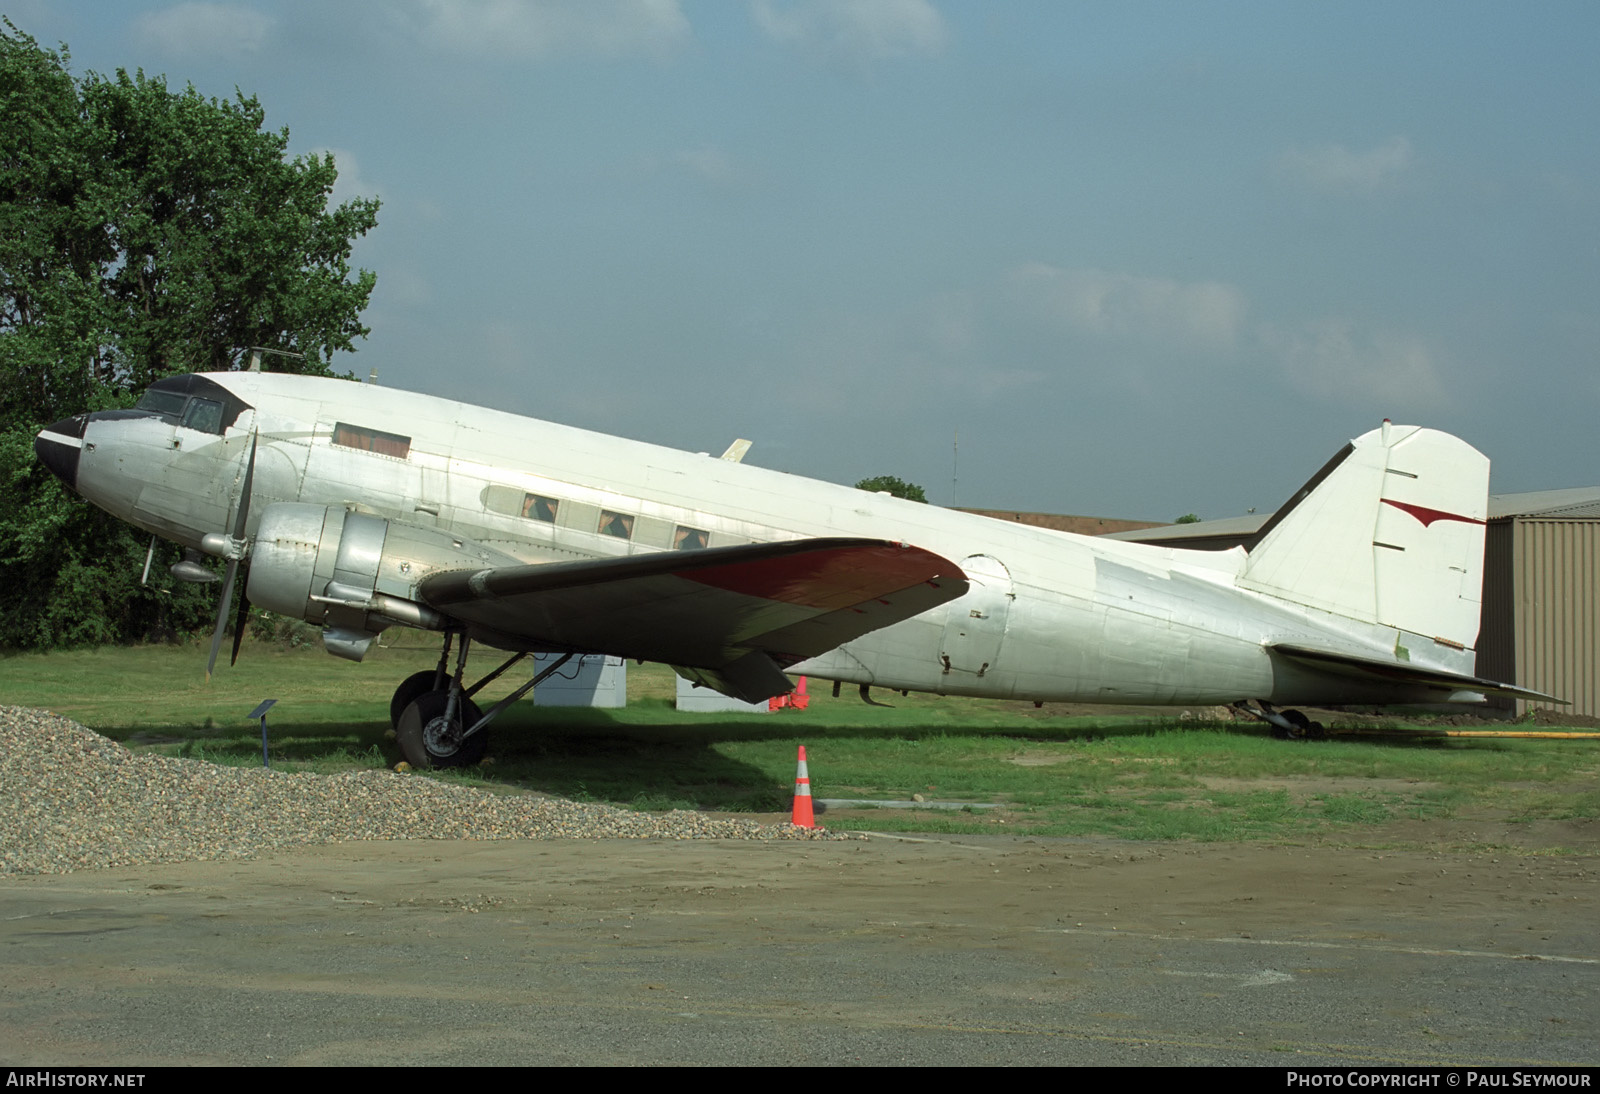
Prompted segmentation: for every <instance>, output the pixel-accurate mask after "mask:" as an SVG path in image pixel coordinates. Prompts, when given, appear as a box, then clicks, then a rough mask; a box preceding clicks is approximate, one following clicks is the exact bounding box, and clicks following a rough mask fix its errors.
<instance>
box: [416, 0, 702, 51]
mask: <svg viewBox="0 0 1600 1094" xmlns="http://www.w3.org/2000/svg"><path fill="white" fill-rule="evenodd" d="M414 11H415V12H416V15H417V25H416V27H415V31H416V34H417V36H418V37H420V38H422V39H423V40H425V41H431V42H433V43H436V44H438V45H440V46H443V47H445V48H447V49H450V50H453V51H455V52H457V53H466V54H486V55H490V56H497V57H515V58H542V57H549V56H554V55H558V54H584V55H598V56H602V57H621V56H635V55H660V54H665V53H669V52H671V51H672V50H674V49H676V48H677V47H678V46H679V45H681V44H682V43H684V42H685V41H687V40H688V38H689V20H688V19H687V18H685V17H684V14H683V10H682V8H680V7H679V4H678V0H583V2H582V3H569V2H567V0H416V2H415V4H414Z"/></svg>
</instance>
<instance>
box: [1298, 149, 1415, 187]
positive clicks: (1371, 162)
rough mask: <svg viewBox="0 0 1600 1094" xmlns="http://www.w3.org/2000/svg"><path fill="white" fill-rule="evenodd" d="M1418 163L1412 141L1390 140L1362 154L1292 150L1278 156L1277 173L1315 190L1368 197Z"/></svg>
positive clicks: (1331, 150) (1337, 150) (1324, 150)
mask: <svg viewBox="0 0 1600 1094" xmlns="http://www.w3.org/2000/svg"><path fill="white" fill-rule="evenodd" d="M1416 162H1417V157H1416V153H1415V152H1414V151H1413V150H1412V148H1411V142H1410V141H1408V140H1406V138H1404V137H1390V138H1389V139H1388V140H1387V141H1385V142H1384V143H1382V144H1380V145H1378V146H1377V147H1375V148H1368V149H1365V150H1359V151H1358V150H1352V149H1349V148H1346V147H1345V146H1344V145H1342V144H1323V145H1317V146H1315V147H1308V148H1291V149H1290V150H1289V151H1287V152H1285V153H1283V155H1281V156H1279V157H1278V171H1279V173H1280V174H1281V175H1283V176H1285V177H1287V178H1291V179H1294V180H1295V181H1297V182H1300V183H1303V184H1305V185H1307V186H1310V187H1311V188H1312V189H1315V190H1325V191H1329V192H1331V193H1355V194H1367V193H1372V192H1373V191H1375V190H1378V189H1381V188H1383V187H1385V186H1389V185H1391V184H1392V183H1394V182H1395V181H1396V180H1398V179H1399V178H1401V177H1402V176H1403V175H1405V174H1406V173H1407V172H1409V171H1410V170H1411V169H1412V168H1413V167H1415V166H1416Z"/></svg>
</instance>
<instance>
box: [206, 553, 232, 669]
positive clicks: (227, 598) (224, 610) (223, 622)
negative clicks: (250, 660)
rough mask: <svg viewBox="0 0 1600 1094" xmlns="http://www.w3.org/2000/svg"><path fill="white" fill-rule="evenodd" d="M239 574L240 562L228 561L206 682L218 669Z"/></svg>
mask: <svg viewBox="0 0 1600 1094" xmlns="http://www.w3.org/2000/svg"><path fill="white" fill-rule="evenodd" d="M238 573H239V560H238V559H236V558H232V559H229V560H228V572H227V573H225V574H223V576H222V603H221V604H220V605H219V606H218V607H217V629H216V630H214V631H212V632H211V656H210V657H208V658H207V659H206V681H207V682H208V683H209V682H210V680H211V671H212V670H213V669H215V668H216V667H217V652H218V651H219V650H221V649H222V632H223V631H225V630H227V629H228V606H229V605H230V604H232V603H233V579H234V578H235V577H236V576H238Z"/></svg>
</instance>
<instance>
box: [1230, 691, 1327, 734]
mask: <svg viewBox="0 0 1600 1094" xmlns="http://www.w3.org/2000/svg"><path fill="white" fill-rule="evenodd" d="M1233 709H1234V710H1236V711H1238V712H1239V713H1240V714H1245V715H1248V716H1249V717H1251V718H1255V719H1256V720H1257V721H1262V722H1266V723H1267V724H1268V725H1270V726H1271V727H1272V735H1273V736H1274V737H1277V738H1278V739H1279V740H1286V741H1287V740H1295V741H1304V740H1317V741H1320V740H1321V739H1322V738H1324V737H1326V736H1327V735H1328V734H1327V731H1326V730H1325V729H1323V727H1322V723H1321V722H1313V721H1312V720H1311V719H1310V718H1307V717H1306V716H1305V714H1304V713H1303V712H1301V711H1298V710H1283V711H1279V710H1274V709H1273V707H1272V704H1271V703H1267V702H1263V701H1262V700H1260V699H1257V700H1255V706H1253V707H1252V706H1251V705H1250V703H1249V701H1247V700H1241V701H1239V702H1237V703H1234V704H1233Z"/></svg>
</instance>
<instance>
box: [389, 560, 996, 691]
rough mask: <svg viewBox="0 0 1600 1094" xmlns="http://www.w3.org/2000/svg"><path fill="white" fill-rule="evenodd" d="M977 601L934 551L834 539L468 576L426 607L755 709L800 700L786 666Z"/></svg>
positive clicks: (445, 586) (510, 645)
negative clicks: (668, 676)
mask: <svg viewBox="0 0 1600 1094" xmlns="http://www.w3.org/2000/svg"><path fill="white" fill-rule="evenodd" d="M966 591H967V581H966V575H964V574H963V573H962V572H961V569H960V567H958V566H957V565H956V564H955V563H953V562H951V561H949V560H948V559H945V558H942V557H940V556H939V555H936V554H933V553H932V552H931V551H924V550H922V549H921V548H919V547H910V546H906V545H904V544H898V543H889V542H885V541H882V540H872V539H846V538H833V539H804V540H792V541H789V542H784V543H762V544H751V545H749V546H742V547H716V548H711V549H709V550H703V551H673V552H661V553H659V554H650V555H633V556H630V557H627V558H616V559H597V560H592V561H585V562H556V563H544V564H532V565H525V566H504V567H499V568H495V569H485V570H457V571H453V572H449V573H438V574H432V575H430V576H429V577H427V578H425V579H424V580H423V581H422V583H421V586H420V588H419V590H418V595H419V596H420V597H421V599H422V600H423V601H424V602H425V603H427V604H428V605H429V606H431V607H433V608H436V609H438V610H439V611H442V612H446V613H448V614H449V615H451V616H453V617H455V618H456V619H459V620H461V621H462V622H464V623H466V624H467V626H468V630H469V632H470V633H471V634H472V636H473V637H474V638H478V639H481V640H483V641H486V642H488V643H489V644H490V645H493V646H498V647H500V648H502V649H513V650H573V651H576V652H580V653H606V654H612V655H615V656H619V657H626V658H631V659H637V660H641V661H660V662H664V663H666V664H669V665H674V666H683V667H684V668H685V669H687V670H689V671H688V672H686V673H685V674H686V675H688V676H689V677H690V678H691V679H695V680H697V681H698V682H700V683H704V684H706V685H708V686H710V687H713V688H716V689H717V690H718V691H722V692H724V693H726V694H729V695H733V696H735V697H737V698H740V699H745V700H747V701H750V702H755V701H759V700H761V699H766V698H769V697H770V696H773V695H780V694H782V693H784V692H786V691H788V690H789V688H790V683H789V680H788V678H787V677H786V676H784V675H783V671H782V670H783V669H784V668H786V667H787V666H789V665H792V664H795V663H796V662H799V661H804V660H806V659H807V658H810V657H816V656H818V655H820V654H823V653H826V652H827V651H829V650H831V649H833V648H835V647H836V646H839V645H840V644H842V643H844V642H848V641H850V640H851V639H853V638H858V637H860V636H861V635H863V634H866V633H868V632H869V631H875V630H878V629H879V628H881V627H887V626H889V625H890V624H893V623H899V622H900V621H902V620H905V619H910V618H911V617H912V616H914V615H919V614H921V613H922V612H925V611H927V610H928V609H930V608H935V607H937V606H939V605H940V604H943V603H946V602H947V601H950V600H954V599H956V598H957V597H959V596H961V595H963V594H964V593H965V592H966Z"/></svg>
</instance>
